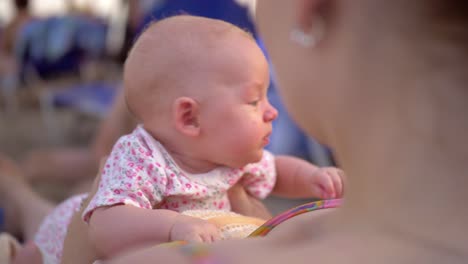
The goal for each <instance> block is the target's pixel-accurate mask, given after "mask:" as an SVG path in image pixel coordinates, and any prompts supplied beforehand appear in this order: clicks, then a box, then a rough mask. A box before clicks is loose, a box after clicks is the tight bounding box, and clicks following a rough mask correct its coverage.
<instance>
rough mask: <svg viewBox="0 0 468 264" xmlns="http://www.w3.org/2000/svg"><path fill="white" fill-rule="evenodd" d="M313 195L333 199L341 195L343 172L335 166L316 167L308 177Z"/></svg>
mask: <svg viewBox="0 0 468 264" xmlns="http://www.w3.org/2000/svg"><path fill="white" fill-rule="evenodd" d="M310 180H311V184H312V192H313V194H314V195H313V196H314V197H316V198H320V199H334V198H341V197H342V196H343V185H344V184H343V181H344V172H343V171H342V170H340V169H338V168H335V167H323V168H318V169H317V170H315V171H314V172H313V174H312V175H311V177H310Z"/></svg>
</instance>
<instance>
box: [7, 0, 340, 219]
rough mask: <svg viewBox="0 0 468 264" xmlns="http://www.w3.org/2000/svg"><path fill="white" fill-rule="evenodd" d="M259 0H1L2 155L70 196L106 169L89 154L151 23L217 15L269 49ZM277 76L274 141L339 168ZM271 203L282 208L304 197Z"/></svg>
mask: <svg viewBox="0 0 468 264" xmlns="http://www.w3.org/2000/svg"><path fill="white" fill-rule="evenodd" d="M255 3H256V1H255V0H237V1H235V0H229V1H228V0H29V1H28V0H0V152H2V153H5V154H7V155H9V156H11V157H13V158H14V159H15V160H17V161H18V162H19V163H20V164H21V166H22V167H23V168H24V170H25V174H27V175H26V176H27V177H28V178H29V179H30V180H31V183H32V184H33V185H34V186H35V187H37V189H38V191H39V192H41V193H42V194H43V195H44V196H46V197H48V198H50V199H52V200H55V201H60V200H62V199H64V198H65V197H67V196H68V195H70V193H73V190H72V189H74V188H75V187H76V186H77V185H79V184H78V183H79V182H80V181H81V179H85V178H86V179H88V180H89V179H92V177H93V176H94V175H95V173H96V171H95V170H96V165H95V163H96V162H94V163H93V162H90V161H86V162H87V163H86V162H85V160H89V159H93V160H97V159H98V158H97V156H96V155H95V151H94V150H93V148H95V145H96V142H97V141H99V140H100V139H99V137H98V134H99V130H100V129H101V127H102V124H103V123H106V122H108V123H109V122H110V121H109V120H110V119H111V117H110V113H111V112H112V111H111V109H112V108H113V107H114V106H115V104H116V103H115V102H116V100H118V99H116V98H118V96H117V94H118V92H119V90H120V83H121V77H122V64H123V62H124V61H125V57H126V54H127V52H128V50H129V49H130V47H131V45H132V43H133V41H134V39H135V37H136V36H138V34H139V33H140V32H141V31H142V30H143V29H144V27H145V26H146V25H147V24H148V23H150V22H151V21H154V20H158V19H161V18H164V17H167V16H170V15H174V14H181V13H188V14H193V15H201V16H207V17H212V18H218V19H223V20H226V21H229V22H231V23H233V24H235V25H238V26H239V27H241V28H243V29H246V30H248V31H250V32H251V33H252V34H253V36H254V37H255V38H256V40H257V42H258V43H259V45H260V46H261V47H262V48H263V45H262V41H261V39H260V37H259V36H258V34H257V32H256V29H255V25H254V22H253V21H254V20H253V15H254V10H255ZM264 51H265V54H266V55H267V53H266V50H264ZM271 80H272V82H271V87H270V89H269V94H268V96H269V97H270V100H271V102H272V103H273V104H274V105H275V106H276V107H277V108H278V109H279V112H280V115H279V118H278V120H276V121H275V123H274V133H273V135H272V138H271V144H270V146H268V148H269V149H270V150H271V151H272V152H274V153H276V154H290V155H295V156H298V157H301V158H304V159H307V160H309V161H312V162H314V163H316V164H318V165H322V166H327V165H333V164H334V162H333V158H332V155H331V151H330V150H329V149H328V148H326V147H324V146H321V145H319V144H318V143H316V142H315V141H314V140H313V139H311V138H308V137H306V136H304V134H303V133H302V131H301V130H300V128H298V127H297V126H296V125H295V123H294V122H293V121H292V120H291V118H289V116H288V114H287V113H286V111H285V109H284V107H283V106H282V103H281V99H280V96H279V95H278V93H277V87H276V82H275V78H274V67H273V65H272V67H271ZM115 131H117V130H115ZM115 131H114V132H115ZM124 131H125V130H123V131H122V133H123V132H124ZM118 132H120V131H118ZM118 132H115V133H118ZM57 164H59V165H57ZM60 164H61V165H62V166H60ZM48 173H49V174H53V173H56V174H61V175H63V179H60V177H55V178H54V177H47V176H48V175H47V174H48ZM33 175H37V176H33ZM44 175H45V176H44ZM68 175H73V177H72V176H68ZM85 186H86V185H85ZM267 202H268V204H269V205H270V206H271V208H273V211H274V212H278V211H281V210H283V209H285V208H288V207H291V206H292V205H295V204H298V203H300V202H303V201H288V200H284V199H269V200H268V201H267Z"/></svg>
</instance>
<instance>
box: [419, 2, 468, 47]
mask: <svg viewBox="0 0 468 264" xmlns="http://www.w3.org/2000/svg"><path fill="white" fill-rule="evenodd" d="M421 2H422V4H426V5H429V6H430V9H429V12H430V13H429V16H428V22H429V23H428V26H429V29H430V30H431V32H433V33H434V34H435V37H437V38H438V39H442V40H450V41H463V42H465V44H468V1H466V0H430V1H427V0H426V1H424V0H423V1H421ZM466 48H467V49H468V46H466Z"/></svg>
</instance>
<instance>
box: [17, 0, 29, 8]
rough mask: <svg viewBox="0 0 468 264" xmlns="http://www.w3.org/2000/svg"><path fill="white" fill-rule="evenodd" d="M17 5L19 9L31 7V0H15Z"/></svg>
mask: <svg viewBox="0 0 468 264" xmlns="http://www.w3.org/2000/svg"><path fill="white" fill-rule="evenodd" d="M15 7H16V9H17V10H25V9H28V7H29V0H15Z"/></svg>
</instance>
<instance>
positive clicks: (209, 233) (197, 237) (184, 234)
mask: <svg viewBox="0 0 468 264" xmlns="http://www.w3.org/2000/svg"><path fill="white" fill-rule="evenodd" d="M169 239H170V240H171V241H177V240H182V241H187V242H204V243H211V242H213V241H216V240H219V239H220V234H219V230H218V228H217V227H216V226H215V225H214V224H212V223H210V222H208V221H206V220H203V219H199V218H196V217H191V216H186V215H181V214H180V215H178V216H177V217H176V219H175V222H174V224H173V225H172V229H171V232H170V237H169Z"/></svg>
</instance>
